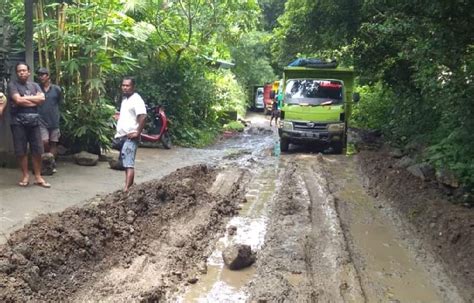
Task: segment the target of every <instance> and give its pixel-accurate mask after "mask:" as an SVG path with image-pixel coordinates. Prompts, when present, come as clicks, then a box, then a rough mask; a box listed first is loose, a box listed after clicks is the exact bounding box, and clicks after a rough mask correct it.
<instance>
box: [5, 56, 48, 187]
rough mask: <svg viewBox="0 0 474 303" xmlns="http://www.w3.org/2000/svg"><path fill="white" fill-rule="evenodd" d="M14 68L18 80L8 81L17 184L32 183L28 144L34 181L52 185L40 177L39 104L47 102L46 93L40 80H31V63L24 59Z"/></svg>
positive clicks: (45, 185) (46, 185)
mask: <svg viewBox="0 0 474 303" xmlns="http://www.w3.org/2000/svg"><path fill="white" fill-rule="evenodd" d="M15 71H16V76H17V79H16V80H12V81H10V83H8V95H9V98H10V114H11V122H10V128H11V131H12V137H13V148H14V150H15V155H16V156H17V159H18V163H19V165H20V168H21V172H22V178H21V180H20V181H19V182H18V185H19V186H21V187H26V186H28V184H29V172H28V156H27V152H28V149H27V148H28V144H29V145H30V151H31V158H32V162H33V173H34V177H35V181H34V184H35V185H38V186H41V187H45V188H49V187H51V184H49V183H48V182H46V181H45V180H44V179H43V177H42V176H41V154H42V153H43V144H42V141H41V131H40V126H39V114H38V106H39V105H41V104H42V103H43V102H44V100H45V98H44V94H43V92H42V91H41V88H40V87H39V85H38V84H37V83H34V82H31V81H29V80H28V78H29V77H30V75H31V71H30V67H29V66H28V64H26V63H24V62H19V63H17V64H16V67H15Z"/></svg>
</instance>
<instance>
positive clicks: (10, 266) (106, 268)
mask: <svg viewBox="0 0 474 303" xmlns="http://www.w3.org/2000/svg"><path fill="white" fill-rule="evenodd" d="M224 173H225V172H224ZM228 173H230V174H229V175H227V177H224V178H222V177H218V176H219V171H218V170H216V169H212V168H209V167H207V166H204V165H199V166H194V167H188V168H184V169H180V170H177V171H176V172H175V173H172V174H171V175H169V176H168V177H166V178H164V179H162V180H160V181H152V182H147V183H144V184H141V185H138V186H136V187H134V188H133V189H132V190H131V191H130V192H129V193H128V194H124V193H122V192H115V193H113V194H110V195H108V196H105V197H99V198H97V199H96V201H92V202H91V203H90V204H89V205H87V206H86V207H82V208H75V207H73V208H69V209H67V210H66V211H64V212H61V213H56V214H48V215H43V216H40V217H38V218H36V219H35V220H33V221H32V222H31V223H30V224H28V225H26V226H25V227H24V228H22V229H20V230H18V231H16V232H15V233H13V234H12V235H11V237H10V239H9V241H8V243H7V245H3V246H0V301H1V302H24V301H36V302H38V301H61V302H74V301H77V302H97V301H101V302H107V301H109V302H112V301H113V302H154V301H166V300H167V298H169V297H170V296H171V295H172V294H173V293H174V292H175V291H176V290H177V289H178V288H179V287H182V286H184V285H185V284H188V283H193V281H194V280H195V278H196V276H197V272H198V271H202V270H205V263H204V261H205V260H206V258H207V257H208V256H209V254H210V253H211V251H212V245H213V243H214V241H215V240H216V237H217V236H218V235H219V233H221V232H223V228H224V223H225V222H226V221H227V220H228V218H229V217H230V216H232V215H234V214H235V213H236V208H237V205H238V203H239V202H242V200H243V199H244V195H243V193H244V191H243V189H242V188H243V186H244V185H245V180H244V179H245V177H244V173H243V172H242V171H239V170H229V171H228ZM216 180H219V181H218V182H216ZM222 180H225V181H222ZM215 182H216V183H215ZM213 183H215V186H213Z"/></svg>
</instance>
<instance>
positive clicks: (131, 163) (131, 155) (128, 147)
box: [120, 139, 138, 168]
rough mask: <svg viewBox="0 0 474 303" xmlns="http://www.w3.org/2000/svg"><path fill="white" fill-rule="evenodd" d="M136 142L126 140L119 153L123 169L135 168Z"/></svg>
mask: <svg viewBox="0 0 474 303" xmlns="http://www.w3.org/2000/svg"><path fill="white" fill-rule="evenodd" d="M137 148H138V140H130V139H127V140H126V141H125V143H124V144H123V147H122V150H121V151H120V159H121V160H122V166H123V167H124V168H134V167H135V155H136V154H137Z"/></svg>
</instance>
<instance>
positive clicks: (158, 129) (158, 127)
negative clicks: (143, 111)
mask: <svg viewBox="0 0 474 303" xmlns="http://www.w3.org/2000/svg"><path fill="white" fill-rule="evenodd" d="M147 112H148V113H149V114H150V117H151V122H152V127H151V128H146V129H144V130H143V132H142V134H141V136H140V139H141V140H142V141H143V142H158V141H160V142H161V144H163V146H164V148H166V149H170V148H171V136H170V134H169V132H168V123H169V122H168V119H167V118H166V114H165V108H164V106H163V105H156V106H154V107H152V108H151V109H147Z"/></svg>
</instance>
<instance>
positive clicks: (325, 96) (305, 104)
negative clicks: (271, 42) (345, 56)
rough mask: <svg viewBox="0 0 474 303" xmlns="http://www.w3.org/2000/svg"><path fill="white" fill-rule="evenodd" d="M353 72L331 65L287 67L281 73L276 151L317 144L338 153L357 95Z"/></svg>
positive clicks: (344, 142) (344, 139)
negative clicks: (278, 138) (297, 145)
mask: <svg viewBox="0 0 474 303" xmlns="http://www.w3.org/2000/svg"><path fill="white" fill-rule="evenodd" d="M353 89H354V71H353V70H352V69H343V68H337V67H336V66H335V65H334V64H330V65H327V66H325V65H324V64H319V66H318V67H315V68H314V67H308V66H303V67H302V66H289V67H286V68H285V69H284V72H283V88H282V91H281V92H282V100H281V120H280V125H279V129H278V134H279V136H280V150H281V151H283V152H285V151H288V149H289V146H290V144H304V143H312V142H314V143H319V144H321V145H324V146H326V147H332V149H333V151H334V152H335V153H342V152H343V151H344V150H345V147H346V143H347V121H348V120H349V117H350V114H351V108H352V105H353V104H354V102H357V101H359V95H358V94H356V93H353Z"/></svg>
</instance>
